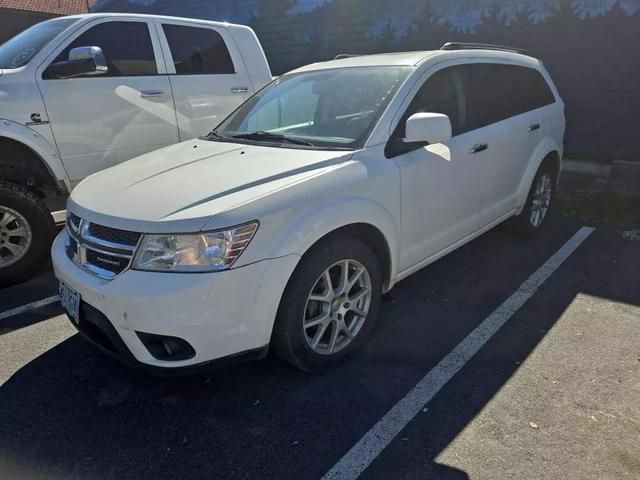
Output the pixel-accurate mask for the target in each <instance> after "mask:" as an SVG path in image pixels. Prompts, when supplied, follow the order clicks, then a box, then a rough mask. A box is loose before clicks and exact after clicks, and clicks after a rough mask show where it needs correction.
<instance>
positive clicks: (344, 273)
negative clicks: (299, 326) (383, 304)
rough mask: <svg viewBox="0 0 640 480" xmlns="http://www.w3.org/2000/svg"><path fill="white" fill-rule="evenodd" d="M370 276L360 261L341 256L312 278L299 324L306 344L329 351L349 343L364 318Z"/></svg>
mask: <svg viewBox="0 0 640 480" xmlns="http://www.w3.org/2000/svg"><path fill="white" fill-rule="evenodd" d="M371 296H372V289H371V277H370V276H369V272H368V271H367V269H366V268H365V266H364V265H362V264H361V263H360V262H358V261H356V260H352V259H348V260H341V261H340V262H337V263H335V264H333V265H331V266H330V267H329V268H327V269H326V270H325V271H324V272H323V273H322V275H320V277H319V278H318V279H317V280H316V282H315V284H314V286H313V288H312V289H311V292H310V293H309V296H308V297H307V302H306V305H305V309H304V316H303V322H304V323H303V328H304V334H305V338H306V341H307V344H308V345H309V347H310V348H311V349H312V350H313V351H314V352H316V353H318V354H321V355H332V354H335V353H337V352H339V351H340V350H342V349H344V348H345V347H346V346H347V345H349V344H350V343H351V342H352V341H353V339H354V338H355V336H356V335H357V334H358V332H359V331H360V330H361V329H362V326H363V324H364V322H365V320H366V319H367V315H368V313H369V308H370V306H371Z"/></svg>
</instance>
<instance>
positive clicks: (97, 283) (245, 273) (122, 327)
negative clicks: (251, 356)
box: [52, 231, 299, 369]
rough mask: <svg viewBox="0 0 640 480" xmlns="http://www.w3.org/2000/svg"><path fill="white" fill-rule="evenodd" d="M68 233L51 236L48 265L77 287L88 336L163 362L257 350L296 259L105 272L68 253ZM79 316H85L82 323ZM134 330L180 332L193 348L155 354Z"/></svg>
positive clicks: (152, 362)
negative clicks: (195, 269) (205, 268)
mask: <svg viewBox="0 0 640 480" xmlns="http://www.w3.org/2000/svg"><path fill="white" fill-rule="evenodd" d="M66 238H67V233H66V232H65V231H63V232H61V233H60V235H58V237H57V238H56V240H55V242H54V244H53V247H52V259H53V267H54V272H55V275H56V277H57V278H58V279H60V280H62V281H63V282H64V283H66V284H67V285H69V286H70V287H71V288H73V289H75V290H76V291H78V292H79V293H80V296H81V299H82V304H81V308H80V325H79V326H78V329H79V330H80V331H81V332H83V333H85V335H86V334H87V333H91V331H93V333H94V334H95V335H87V336H89V337H90V338H91V339H92V340H93V341H94V343H98V344H99V345H100V346H102V347H103V348H105V347H106V348H105V349H106V350H109V351H110V353H112V354H114V355H116V356H118V357H120V358H122V359H123V360H125V361H129V362H137V363H142V364H144V365H147V366H151V367H160V368H172V369H177V368H184V367H194V366H197V365H200V364H207V363H210V362H212V361H215V360H217V359H223V358H226V357H232V356H235V355H238V354H241V353H244V352H258V351H262V350H263V349H264V348H265V347H266V346H267V345H268V344H269V341H270V338H271V331H272V329H273V323H274V320H275V316H276V313H277V309H278V305H279V303H280V298H281V296H282V293H283V292H284V289H285V286H286V284H287V281H288V280H289V277H290V276H291V274H292V273H293V270H294V268H295V266H296V265H297V263H298V260H299V257H298V256H297V255H289V256H286V257H282V258H278V259H271V260H264V261H261V262H257V263H254V264H251V265H247V266H244V267H239V268H235V269H232V270H227V271H224V272H215V273H201V274H193V273H192V274H181V273H156V272H140V271H136V270H128V271H126V272H124V273H123V274H121V275H120V276H118V277H117V278H115V279H113V280H104V279H101V278H98V277H96V276H94V275H92V274H90V273H88V272H86V271H84V270H82V269H80V268H79V267H78V266H77V265H75V264H74V263H73V262H72V261H71V260H70V259H69V258H68V257H67V255H66V252H65V242H66ZM83 321H84V322H88V323H87V324H85V325H84V326H83V325H82V322H83ZM105 322H107V323H106V324H105ZM99 324H100V325H99ZM85 327H86V328H85ZM96 328H97V329H98V330H99V332H97V331H96ZM139 333H143V334H145V333H146V334H152V335H161V336H166V337H176V338H179V339H183V340H184V341H186V342H187V343H188V344H189V345H190V346H191V347H193V349H194V351H195V354H194V355H193V356H192V357H191V358H189V359H186V360H175V361H167V360H159V359H158V358H156V357H154V355H152V353H151V352H150V350H149V349H148V347H147V346H145V344H144V343H143V342H142V340H141V338H140V335H139ZM104 337H106V340H105V338H104Z"/></svg>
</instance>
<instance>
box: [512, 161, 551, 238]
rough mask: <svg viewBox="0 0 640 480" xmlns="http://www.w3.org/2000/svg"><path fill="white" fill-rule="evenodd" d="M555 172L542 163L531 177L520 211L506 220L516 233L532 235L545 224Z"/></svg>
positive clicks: (549, 207)
mask: <svg viewBox="0 0 640 480" xmlns="http://www.w3.org/2000/svg"><path fill="white" fill-rule="evenodd" d="M555 183H556V174H555V172H554V170H553V168H552V167H551V166H550V165H549V164H544V163H543V164H542V165H541V166H540V168H539V170H538V172H537V173H536V176H535V178H534V179H533V184H532V185H531V189H530V191H529V195H528V196H527V201H526V203H525V205H524V208H523V209H522V212H521V213H520V214H519V215H517V216H515V217H513V218H512V219H510V220H509V222H507V224H508V226H510V227H511V228H512V230H515V231H516V232H518V233H522V234H525V235H533V234H535V233H537V232H538V231H539V230H540V229H541V228H542V226H543V225H544V224H545V220H546V219H547V217H548V216H549V211H550V209H551V200H552V198H553V193H554V185H555Z"/></svg>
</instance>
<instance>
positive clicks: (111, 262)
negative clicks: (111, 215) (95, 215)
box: [66, 213, 142, 280]
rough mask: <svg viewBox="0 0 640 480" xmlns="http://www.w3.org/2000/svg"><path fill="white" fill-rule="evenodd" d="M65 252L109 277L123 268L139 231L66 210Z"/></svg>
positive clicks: (109, 278) (128, 263) (87, 266)
mask: <svg viewBox="0 0 640 480" xmlns="http://www.w3.org/2000/svg"><path fill="white" fill-rule="evenodd" d="M67 233H68V234H69V240H68V241H67V246H66V251H67V256H68V257H69V258H70V259H71V260H72V261H73V262H74V263H75V264H76V265H78V266H79V267H80V268H82V269H84V270H86V271H88V272H90V273H92V274H93V275H96V276H97V277H100V278H105V279H108V280H111V279H113V278H115V277H116V276H118V275H120V274H121V273H122V272H124V271H125V270H126V269H127V268H129V265H130V264H131V259H132V258H133V254H134V252H135V249H136V246H137V244H138V241H139V240H140V237H141V236H142V234H140V233H137V232H129V231H126V230H119V229H117V228H111V227H106V226H104V225H99V224H95V223H91V222H89V221H87V220H83V219H81V218H80V217H78V216H77V215H74V214H73V213H70V214H69V216H68V217H67Z"/></svg>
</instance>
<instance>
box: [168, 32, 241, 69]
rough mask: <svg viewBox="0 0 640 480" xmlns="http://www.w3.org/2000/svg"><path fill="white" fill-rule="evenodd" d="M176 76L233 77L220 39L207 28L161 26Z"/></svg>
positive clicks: (229, 59)
mask: <svg viewBox="0 0 640 480" xmlns="http://www.w3.org/2000/svg"><path fill="white" fill-rule="evenodd" d="M162 29H163V30H164V34H165V36H166V37H167V42H168V43H169V49H170V50H171V56H172V57H173V64H174V66H175V67H176V73H177V74H178V75H198V74H232V73H236V70H235V67H234V65H233V60H232V59H231V54H230V53H229V49H228V48H227V45H226V44H225V43H224V39H223V38H222V35H220V34H219V33H218V32H216V31H215V30H212V29H210V28H199V27H185V26H182V25H170V24H163V25H162Z"/></svg>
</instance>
